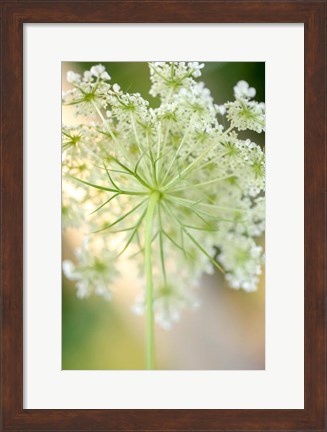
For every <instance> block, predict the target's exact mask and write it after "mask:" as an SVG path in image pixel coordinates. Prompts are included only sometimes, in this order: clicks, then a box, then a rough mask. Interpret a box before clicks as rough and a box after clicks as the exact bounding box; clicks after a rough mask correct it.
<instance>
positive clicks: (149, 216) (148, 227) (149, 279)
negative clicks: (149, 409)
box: [144, 191, 160, 370]
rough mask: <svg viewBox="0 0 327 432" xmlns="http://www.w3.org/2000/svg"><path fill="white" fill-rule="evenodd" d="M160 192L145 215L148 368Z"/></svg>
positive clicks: (151, 366) (151, 351) (151, 361)
mask: <svg viewBox="0 0 327 432" xmlns="http://www.w3.org/2000/svg"><path fill="white" fill-rule="evenodd" d="M159 199H160V192H158V191H153V192H152V193H151V195H150V200H149V204H148V208H147V212H146V215H145V241H144V243H145V245H144V256H145V274H146V368H147V369H148V370H151V369H154V320H153V276H152V247H151V243H152V228H153V219H154V212H155V208H156V205H157V203H158V201H159Z"/></svg>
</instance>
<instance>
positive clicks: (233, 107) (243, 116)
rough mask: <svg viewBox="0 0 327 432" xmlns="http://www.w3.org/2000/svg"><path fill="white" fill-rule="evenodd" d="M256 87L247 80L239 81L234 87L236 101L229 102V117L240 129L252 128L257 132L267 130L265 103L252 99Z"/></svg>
mask: <svg viewBox="0 0 327 432" xmlns="http://www.w3.org/2000/svg"><path fill="white" fill-rule="evenodd" d="M255 93H256V91H255V89H254V88H253V87H249V84H248V83H247V82H245V81H239V82H238V83H237V85H236V86H235V87H234V96H235V101H234V102H227V103H226V104H225V106H226V108H227V118H228V120H229V121H230V122H231V125H232V126H233V127H234V128H237V129H238V130H246V129H251V130H254V131H255V132H258V133H260V132H262V131H264V130H265V104H264V103H258V102H256V101H252V100H251V99H252V98H253V97H254V96H255Z"/></svg>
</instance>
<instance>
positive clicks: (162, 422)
mask: <svg viewBox="0 0 327 432" xmlns="http://www.w3.org/2000/svg"><path fill="white" fill-rule="evenodd" d="M1 5H2V24H1V26H2V33H1V74H2V79H1V87H2V88H1V128H2V130H1V203H2V206H1V250H2V259H1V294H2V302H1V306H2V316H1V325H2V328H1V409H2V429H1V430H3V431H18V430H19V431H27V430H28V431H41V430H42V431H63V430H66V431H68V430H69V431H100V430H101V431H127V430H134V431H136V430H138V431H186V430H189V431H190V430H192V431H200V430H201V431H204V430H206V431H227V430H228V431H265V430H269V431H326V430H327V424H326V417H325V406H326V386H325V382H326V352H325V346H326V321H325V307H326V296H325V295H326V293H325V275H326V273H325V266H326V240H325V239H326V206H325V204H326V183H325V181H326V147H325V144H326V125H325V119H326V54H325V51H326V39H325V21H326V3H325V1H324V0H322V1H314V0H312V1H310V0H307V1H306V0H302V1H301V0H299V1H286V2H284V1H265V0H262V1H237V0H235V1H164V0H163V1H138V2H137V1H110V0H108V1H79V0H70V1H47V0H40V1H29V0H21V1H19V0H17V1H15V0H13V1H6V0H5V1H2V3H1ZM29 22H37V23H38V22H47V23H56V22H58V23H65V22H69V23H74V22H76V23H79V22H81V23H82V22H92V23H100V22H112V23H219V22H220V23H243V22H245V23H284V22H286V23H290V22H303V23H304V24H305V409H304V410H24V409H23V405H22V400H23V97H22V96H23V80H22V78H23V33H22V30H23V24H24V23H29ZM290 343H291V341H290ZM281 391H282V389H281Z"/></svg>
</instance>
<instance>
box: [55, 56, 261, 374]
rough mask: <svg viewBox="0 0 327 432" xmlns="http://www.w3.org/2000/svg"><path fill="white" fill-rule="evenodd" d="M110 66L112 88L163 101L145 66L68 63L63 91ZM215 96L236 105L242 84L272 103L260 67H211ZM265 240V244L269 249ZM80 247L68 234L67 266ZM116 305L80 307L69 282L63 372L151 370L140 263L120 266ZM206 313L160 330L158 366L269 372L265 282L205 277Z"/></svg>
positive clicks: (75, 235) (92, 302)
mask: <svg viewBox="0 0 327 432" xmlns="http://www.w3.org/2000/svg"><path fill="white" fill-rule="evenodd" d="M98 63H101V64H103V65H104V66H106V69H107V71H108V73H109V74H110V76H111V78H112V79H111V82H112V83H115V82H117V83H118V84H119V85H120V86H121V88H122V90H124V91H128V92H130V93H133V92H139V93H141V95H142V96H143V97H144V98H146V99H148V100H149V102H150V105H151V106H153V107H156V106H158V100H156V99H154V98H152V97H151V96H149V95H148V91H149V89H150V79H149V69H148V65H147V64H146V63H126V62H125V63H121V62H115V63H107V62H103V61H101V60H100V61H99V62H95V63H94V62H93V63H86V62H83V63H76V62H63V63H62V87H63V90H67V89H68V88H69V84H68V83H67V81H66V73H67V71H68V70H73V71H74V72H78V73H83V71H84V70H88V69H90V67H91V66H93V65H95V64H98ZM199 80H203V81H204V82H205V84H206V86H207V87H208V88H209V89H210V90H211V93H212V95H213V97H214V100H215V103H217V104H223V103H225V102H227V101H228V100H233V86H234V85H235V84H236V83H237V82H238V81H239V80H245V81H247V82H248V83H249V84H250V86H252V87H255V88H256V90H257V94H256V97H255V99H256V100H257V101H260V102H264V101H265V64H264V63H262V62H260V63H258V62H246V63H243V62H242V63H241V62H229V63H210V62H209V63H208V62H207V63H206V66H205V68H204V69H202V77H201V78H200V79H199ZM62 122H63V124H66V125H69V124H74V123H79V120H77V119H76V118H74V116H73V115H72V110H71V108H70V107H63V113H62ZM240 137H244V138H250V139H251V140H252V141H254V142H256V143H257V144H259V145H261V146H263V145H264V134H260V135H259V134H257V133H255V132H250V131H245V132H243V134H242V135H241V134H240ZM263 242H264V239H261V244H263ZM79 243H80V234H79V232H78V231H77V230H75V229H68V230H66V231H64V232H63V259H67V258H70V259H72V258H73V249H74V248H75V247H77V246H78V245H79ZM120 270H121V275H122V276H121V278H120V280H119V281H118V282H117V286H116V287H115V290H114V295H113V299H112V301H111V302H106V301H105V300H103V299H102V298H100V297H97V296H92V297H90V298H88V299H83V300H80V299H78V298H77V297H76V293H75V289H74V284H73V283H72V282H70V281H68V280H67V279H66V278H65V277H63V282H62V369H64V370H65V369H66V370H94V369H97V370H101V369H102V370H105V369H132V370H135V369H144V352H145V346H144V330H145V323H144V318H142V317H139V316H136V315H134V314H133V312H132V311H131V306H132V304H133V301H134V298H135V297H136V296H137V294H138V292H139V286H138V284H137V281H136V277H135V275H136V269H135V268H133V263H128V262H123V263H122V264H121V269H120ZM198 296H199V298H200V300H201V306H200V308H199V309H198V310H196V311H185V312H184V313H183V314H182V318H181V321H180V322H179V323H177V324H175V325H174V327H173V328H172V330H170V331H165V330H162V329H160V328H158V327H157V326H156V329H155V332H156V360H157V368H158V369H175V370H183V369H184V370H199V369H200V370H201V369H211V370H217V369H225V370H227V369H231V370H246V369H264V368H265V295H264V276H262V278H261V282H260V285H259V287H258V290H257V291H256V292H254V293H245V292H243V291H236V290H233V289H231V288H229V287H228V286H227V285H226V284H225V283H224V280H223V278H222V276H221V275H220V274H219V273H218V272H217V273H216V274H214V275H213V276H208V275H205V276H204V277H203V278H202V282H201V286H200V288H199V290H198Z"/></svg>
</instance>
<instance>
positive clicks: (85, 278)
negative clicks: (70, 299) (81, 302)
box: [62, 239, 117, 300]
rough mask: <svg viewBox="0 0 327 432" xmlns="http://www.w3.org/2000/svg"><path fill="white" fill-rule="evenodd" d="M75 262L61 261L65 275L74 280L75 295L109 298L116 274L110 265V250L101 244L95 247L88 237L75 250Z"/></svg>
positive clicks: (112, 257)
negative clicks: (94, 295)
mask: <svg viewBox="0 0 327 432" xmlns="http://www.w3.org/2000/svg"><path fill="white" fill-rule="evenodd" d="M75 259H76V261H77V262H76V263H73V262H72V261H71V260H64V261H63V263H62V267H63V271H64V274H65V276H66V277H67V278H68V279H70V280H72V281H76V289H77V297H79V298H85V297H89V296H90V294H93V293H94V294H96V295H99V296H102V297H103V298H104V299H106V300H110V299H111V291H110V286H111V284H112V282H113V281H114V280H115V278H116V276H117V272H116V270H115V267H114V266H112V265H110V264H111V262H112V261H113V260H114V256H113V254H112V252H111V251H110V250H109V249H108V248H107V247H106V245H105V244H102V247H101V248H100V249H99V247H95V245H94V244H93V243H92V242H89V240H88V239H85V240H84V241H83V244H82V247H81V248H79V249H76V250H75Z"/></svg>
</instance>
